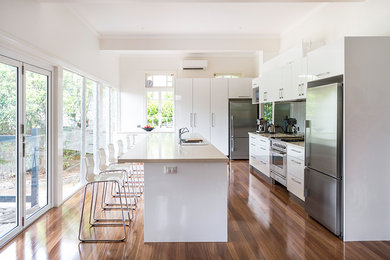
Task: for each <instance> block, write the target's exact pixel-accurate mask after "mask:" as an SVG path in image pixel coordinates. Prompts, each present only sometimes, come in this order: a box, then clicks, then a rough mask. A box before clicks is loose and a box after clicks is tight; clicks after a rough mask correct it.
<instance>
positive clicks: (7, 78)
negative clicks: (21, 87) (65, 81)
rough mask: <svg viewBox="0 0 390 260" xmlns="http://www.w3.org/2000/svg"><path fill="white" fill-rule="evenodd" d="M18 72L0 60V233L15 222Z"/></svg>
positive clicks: (14, 224)
mask: <svg viewBox="0 0 390 260" xmlns="http://www.w3.org/2000/svg"><path fill="white" fill-rule="evenodd" d="M17 76H18V69H17V68H16V67H13V66H9V65H6V64H3V63H0V237H2V236H4V235H5V234H7V233H8V232H9V231H11V230H12V229H13V228H15V227H16V226H17V202H16V201H17V199H16V196H17V150H16V124H17V121H16V116H17V86H18V85H17V84H18V80H17Z"/></svg>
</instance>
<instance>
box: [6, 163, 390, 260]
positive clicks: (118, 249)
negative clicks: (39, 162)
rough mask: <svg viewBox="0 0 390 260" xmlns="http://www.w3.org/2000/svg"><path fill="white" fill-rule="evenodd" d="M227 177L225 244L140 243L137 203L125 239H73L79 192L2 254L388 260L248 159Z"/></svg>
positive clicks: (381, 247)
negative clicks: (312, 212) (314, 215)
mask: <svg viewBox="0 0 390 260" xmlns="http://www.w3.org/2000/svg"><path fill="white" fill-rule="evenodd" d="M229 179H230V182H229V242H228V243H144V242H143V206H142V202H141V203H140V206H139V208H138V209H137V215H136V218H135V220H134V222H133V223H132V224H131V228H130V229H128V238H127V241H126V242H123V243H79V241H78V239H77V235H78V227H79V220H80V208H81V199H82V196H81V195H82V193H81V192H80V193H77V194H76V195H74V196H73V197H72V198H71V199H69V200H68V201H67V202H65V203H64V204H63V205H62V206H61V207H59V208H54V209H52V210H50V211H49V212H48V213H47V214H45V215H44V216H42V217H41V218H40V219H39V220H38V221H36V222H35V223H34V224H33V225H31V226H30V227H29V228H28V229H27V230H25V231H24V232H23V233H22V234H20V235H19V236H17V237H16V238H15V239H14V240H12V241H11V242H10V243H8V244H7V245H6V246H5V247H4V248H3V249H1V250H0V259H6V260H11V259H46V258H49V259H125V258H126V259H170V260H171V259H389V258H390V242H348V243H343V242H342V241H341V240H339V239H338V238H337V237H335V236H333V235H332V234H331V233H330V232H328V231H327V230H326V229H325V228H323V227H322V226H321V225H319V224H318V223H316V222H315V221H314V220H312V219H311V218H309V217H308V216H307V215H306V214H305V211H304V209H303V207H302V206H301V205H299V203H297V202H296V201H295V200H293V199H291V198H290V197H289V196H288V193H287V192H286V190H285V189H283V188H282V187H281V186H277V185H274V186H270V185H268V184H267V183H265V182H263V181H260V180H259V179H258V178H256V177H255V176H253V175H252V174H251V173H249V167H248V162H247V161H234V162H232V163H231V172H230V174H229ZM88 199H90V197H89V198H88ZM199 210H202V209H199ZM206 213H207V212H206ZM88 230H89V229H88V228H87V227H86V228H85V229H84V231H86V232H85V233H88ZM103 230H104V234H103V235H105V236H106V237H115V236H120V235H121V234H120V231H121V230H120V228H104V229H103Z"/></svg>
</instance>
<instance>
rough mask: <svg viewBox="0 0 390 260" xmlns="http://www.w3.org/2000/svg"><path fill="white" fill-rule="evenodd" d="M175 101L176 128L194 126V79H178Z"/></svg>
mask: <svg viewBox="0 0 390 260" xmlns="http://www.w3.org/2000/svg"><path fill="white" fill-rule="evenodd" d="M175 101H176V102H175V125H176V129H180V128H182V127H188V128H189V129H190V128H192V123H193V113H192V79H186V78H180V79H176V95H175ZM190 130H191V129H190Z"/></svg>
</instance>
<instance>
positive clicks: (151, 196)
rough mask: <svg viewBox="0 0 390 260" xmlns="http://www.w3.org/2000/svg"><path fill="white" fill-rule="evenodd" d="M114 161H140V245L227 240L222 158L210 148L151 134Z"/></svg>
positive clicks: (162, 134)
mask: <svg viewBox="0 0 390 260" xmlns="http://www.w3.org/2000/svg"><path fill="white" fill-rule="evenodd" d="M118 161H119V163H131V162H141V163H144V171H145V177H144V183H145V188H144V196H145V198H144V208H145V213H144V241H145V242H227V241H228V233H227V232H228V223H227V220H228V215H227V213H228V208H227V198H228V197H227V195H228V178H227V170H228V169H227V163H228V158H227V157H226V156H225V155H224V154H223V153H221V152H220V151H218V149H216V148H215V147H214V146H213V145H211V144H203V145H179V144H178V138H177V135H175V134H173V133H155V134H153V133H152V134H149V135H146V136H145V137H144V139H143V140H142V141H140V142H138V143H137V144H136V145H135V147H134V148H133V149H131V150H129V151H128V152H127V153H125V154H124V155H122V156H120V157H119V159H118Z"/></svg>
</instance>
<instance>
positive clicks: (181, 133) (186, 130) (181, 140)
mask: <svg viewBox="0 0 390 260" xmlns="http://www.w3.org/2000/svg"><path fill="white" fill-rule="evenodd" d="M189 132H190V130H188V128H187V127H183V128H180V129H179V144H182V143H183V140H184V139H183V138H181V136H182V135H183V134H185V133H189Z"/></svg>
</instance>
